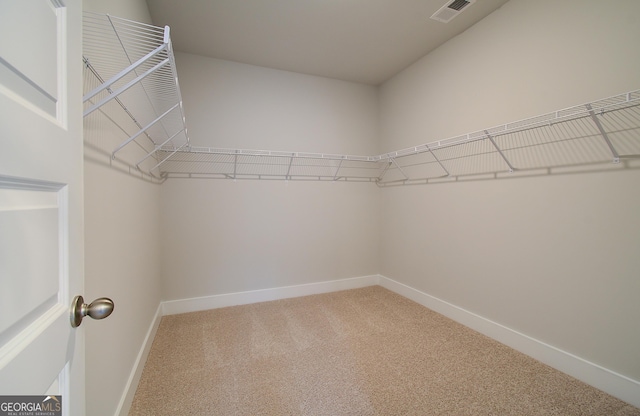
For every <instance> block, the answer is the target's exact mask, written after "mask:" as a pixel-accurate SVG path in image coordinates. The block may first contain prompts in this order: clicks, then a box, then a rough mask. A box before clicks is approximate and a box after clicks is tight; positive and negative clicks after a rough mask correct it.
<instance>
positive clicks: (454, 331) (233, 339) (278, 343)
mask: <svg viewBox="0 0 640 416" xmlns="http://www.w3.org/2000/svg"><path fill="white" fill-rule="evenodd" d="M129 414H130V415H131V416H139V415H154V416H160V415H172V416H173V415H238V416H239V415H332V416H333V415H385V416H387V415H563V416H564V415H607V416H611V415H617V416H621V415H625V416H630V415H640V409H638V408H635V407H633V406H631V405H629V404H626V403H624V402H622V401H620V400H618V399H616V398H614V397H612V396H610V395H608V394H606V393H604V392H602V391H600V390H597V389H595V388H593V387H590V386H588V385H586V384H584V383H582V382H580V381H578V380H576V379H574V378H572V377H570V376H568V375H566V374H563V373H561V372H558V371H557V370H554V369H552V368H551V367H548V366H546V365H544V364H542V363H540V362H538V361H536V360H534V359H532V358H530V357H528V356H526V355H524V354H521V353H519V352H517V351H515V350H513V349H511V348H509V347H506V346H504V345H502V344H500V343H498V342H496V341H494V340H492V339H490V338H488V337H486V336H484V335H482V334H479V333H477V332H475V331H473V330H471V329H469V328H466V327H464V326H462V325H460V324H458V323H456V322H454V321H452V320H450V319H448V318H446V317H444V316H442V315H440V314H437V313H435V312H433V311H431V310H429V309H427V308H425V307H423V306H421V305H419V304H417V303H414V302H413V301H410V300H408V299H406V298H403V297H401V296H399V295H397V294H395V293H393V292H390V291H388V290H386V289H384V288H382V287H379V286H372V287H367V288H363V289H355V290H347V291H343V292H335V293H328V294H322V295H314V296H306V297H301V298H294V299H285V300H278V301H273V302H264V303H257V304H251V305H243V306H234V307H228V308H222V309H214V310H209V311H204V312H195V313H188V314H182V315H172V316H165V317H163V318H162V321H161V323H160V326H159V328H158V332H157V334H156V337H155V339H154V341H153V345H152V347H151V352H150V353H149V358H148V360H147V363H146V365H145V367H144V371H143V374H142V378H141V380H140V383H139V385H138V389H137V391H136V394H135V397H134V400H133V404H132V407H131V411H130V413H129Z"/></svg>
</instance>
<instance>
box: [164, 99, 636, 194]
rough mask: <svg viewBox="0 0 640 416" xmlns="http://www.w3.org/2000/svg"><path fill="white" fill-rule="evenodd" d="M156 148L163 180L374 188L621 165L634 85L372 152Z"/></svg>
mask: <svg viewBox="0 0 640 416" xmlns="http://www.w3.org/2000/svg"><path fill="white" fill-rule="evenodd" d="M158 153H159V154H160V155H162V156H161V157H162V158H163V159H164V158H166V162H165V163H164V165H163V166H162V175H163V177H165V178H166V177H174V178H189V177H208V178H219V179H276V180H332V181H339V180H344V181H368V182H375V183H377V184H378V185H380V186H388V185H398V184H400V185H401V184H411V183H430V182H437V181H445V180H457V179H459V178H465V177H473V176H477V175H486V174H493V175H495V174H504V173H515V172H527V171H536V170H540V169H550V168H561V167H571V166H592V165H596V164H602V163H606V162H612V163H620V161H621V159H625V158H637V157H640V90H636V91H632V92H628V93H625V94H620V95H616V96H613V97H609V98H605V99H602V100H598V101H595V102H592V103H587V104H583V105H578V106H574V107H570V108H566V109H563V110H558V111H554V112H552V113H548V114H543V115H540V116H536V117H531V118H527V119H524V120H520V121H516V122H512V123H507V124H503V125H500V126H496V127H492V128H488V129H484V130H480V131H476V132H473V133H469V134H465V135H462V136H457V137H452V138H448V139H444V140H438V141H435V142H431V143H427V144H423V145H419V146H415V147H411V148H406V149H402V150H398V151H394V152H389V153H385V154H381V155H377V156H356V155H339V154H320V153H303V152H285V151H269V150H246V149H216V148H204V147H182V148H176V147H172V146H164V147H162V149H160V151H159V152H158Z"/></svg>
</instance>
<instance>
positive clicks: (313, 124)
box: [161, 54, 379, 300]
mask: <svg viewBox="0 0 640 416" xmlns="http://www.w3.org/2000/svg"><path fill="white" fill-rule="evenodd" d="M177 67H178V70H179V73H180V86H181V90H182V94H183V98H184V103H185V112H186V116H187V119H188V123H189V135H190V136H191V139H192V143H193V144H194V145H195V146H214V147H229V148H254V149H255V148H257V149H270V150H291V151H308V152H312V151H325V152H326V151H331V152H336V153H353V154H365V155H367V154H374V153H375V151H376V148H377V142H376V135H375V132H376V120H377V95H376V89H375V88H373V87H370V86H365V85H359V84H353V83H347V82H342V81H336V80H331V79H326V78H320V77H313V76H307V75H300V74H295V73H291V72H286V71H278V70H271V69H266V68H259V67H255V66H250V65H243V64H237V63H232V62H226V61H220V60H215V59H209V58H204V57H199V56H195V55H188V54H177ZM161 189H162V204H161V206H162V230H163V238H162V244H163V255H162V274H163V282H164V297H165V299H166V300H174V299H184V298H191V297H200V296H207V295H214V294H221V293H231V292H238V291H248V290H255V289H264V288H274V287H280V286H288V285H296V284H304V283H312V282H319V281H327V280H334V279H341V278H350V277H358V276H365V275H370V274H375V273H377V271H378V242H379V236H378V230H377V227H376V226H375V224H376V223H377V221H378V214H379V208H378V203H377V202H378V189H377V188H376V187H375V185H373V184H369V183H364V184H363V183H344V182H339V183H333V182H324V183H318V182H296V181H291V182H284V181H268V180H263V181H242V180H239V181H237V182H233V181H221V180H208V179H188V180H184V179H170V180H168V181H167V182H166V183H165V184H163V185H162V187H161Z"/></svg>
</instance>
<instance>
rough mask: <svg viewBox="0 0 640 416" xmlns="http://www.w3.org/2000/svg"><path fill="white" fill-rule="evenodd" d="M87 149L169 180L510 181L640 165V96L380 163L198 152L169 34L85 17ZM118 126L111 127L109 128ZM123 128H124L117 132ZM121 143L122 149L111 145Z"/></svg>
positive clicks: (409, 151)
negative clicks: (561, 171)
mask: <svg viewBox="0 0 640 416" xmlns="http://www.w3.org/2000/svg"><path fill="white" fill-rule="evenodd" d="M83 30H84V50H83V60H84V64H85V96H84V103H85V107H84V115H85V144H86V145H87V147H88V148H90V149H93V150H97V151H98V153H101V154H103V155H106V156H108V158H109V160H110V162H109V163H110V164H115V162H116V161H117V162H118V163H119V164H120V166H125V168H126V170H128V171H129V173H132V174H136V175H141V176H143V177H145V178H150V179H152V180H154V181H157V182H162V181H164V180H166V179H167V178H216V179H234V180H236V179H255V180H264V179H271V180H313V181H361V182H374V183H376V184H378V185H379V186H391V185H403V184H413V183H432V182H443V181H455V180H459V179H465V178H473V177H478V176H480V177H487V176H488V177H498V175H503V176H508V175H511V174H516V175H517V174H518V173H520V172H524V173H527V172H535V171H540V170H542V171H545V170H546V171H547V172H549V171H551V169H555V168H565V167H573V166H594V165H601V164H603V163H607V162H609V163H613V164H614V165H616V164H617V165H618V166H622V167H626V166H627V161H626V159H633V158H640V90H636V91H631V92H628V93H625V94H620V95H616V96H613V97H609V98H605V99H602V100H598V101H594V102H591V103H586V104H582V105H578V106H574V107H570V108H566V109H563V110H558V111H554V112H551V113H548V114H543V115H540V116H537V117H531V118H527V119H524V120H520V121H516V122H513V123H507V124H504V125H500V126H496V127H492V128H487V129H483V130H480V131H476V132H473V133H469V134H465V135H462V136H457V137H452V138H448V139H444V140H438V141H434V142H430V143H426V144H422V145H419V146H415V147H410V148H406V149H402V150H398V151H394V152H389V153H385V154H381V155H377V156H358V155H343V154H327V153H305V152H287V151H274V150H246V149H220V148H208V147H193V146H191V145H190V142H189V136H188V134H187V128H186V121H185V116H184V110H183V106H182V97H181V94H180V88H179V85H178V77H177V73H176V67H175V59H174V56H173V52H172V47H171V40H170V37H169V28H168V27H165V28H160V27H156V26H152V25H147V24H142V23H138V22H133V21H130V20H126V19H120V18H116V17H112V16H109V15H100V14H93V13H85V14H84V28H83ZM106 126H109V127H106ZM114 126H115V127H114ZM107 128H109V129H110V130H111V133H112V134H110V135H109V136H110V137H111V136H121V137H122V139H121V140H120V141H118V142H115V143H112V142H111V141H107V140H103V136H105V135H103V134H101V133H103V131H104V130H106V129H107Z"/></svg>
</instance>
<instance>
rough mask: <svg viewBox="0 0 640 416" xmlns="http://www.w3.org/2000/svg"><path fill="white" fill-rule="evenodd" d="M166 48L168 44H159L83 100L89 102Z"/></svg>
mask: <svg viewBox="0 0 640 416" xmlns="http://www.w3.org/2000/svg"><path fill="white" fill-rule="evenodd" d="M166 48H167V45H166V44H163V45H160V46H158V47H157V48H156V49H154V50H153V51H151V52H149V53H148V54H146V55H145V56H143V57H142V58H140V59H138V60H137V61H136V62H134V63H133V64H131V65H129V66H128V67H126V68H125V69H123V70H122V71H120V72H119V73H117V74H116V75H114V76H113V77H111V79H109V80H107V81H106V82H105V83H104V84H102V85H100V86H99V87H96V88H95V89H94V90H93V91H90V92H88V93H87V94H86V95H85V96H84V97H82V102H87V100H89V99H91V98H93V97H94V96H95V95H97V94H99V93H100V92H101V91H103V90H105V89H107V88H111V86H112V85H113V84H115V83H116V82H118V81H119V80H120V79H121V78H122V77H124V76H125V75H127V74H128V73H129V72H131V71H133V70H134V69H136V68H137V67H139V66H140V65H142V64H143V63H145V62H147V61H148V60H149V59H151V58H153V57H154V56H156V55H157V54H159V53H160V52H162V51H163V50H165V49H166Z"/></svg>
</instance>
